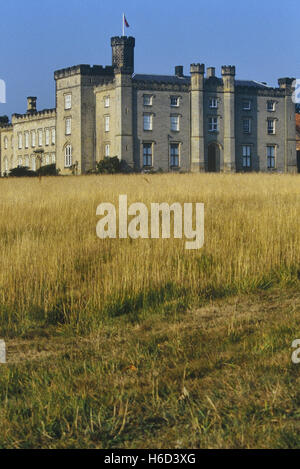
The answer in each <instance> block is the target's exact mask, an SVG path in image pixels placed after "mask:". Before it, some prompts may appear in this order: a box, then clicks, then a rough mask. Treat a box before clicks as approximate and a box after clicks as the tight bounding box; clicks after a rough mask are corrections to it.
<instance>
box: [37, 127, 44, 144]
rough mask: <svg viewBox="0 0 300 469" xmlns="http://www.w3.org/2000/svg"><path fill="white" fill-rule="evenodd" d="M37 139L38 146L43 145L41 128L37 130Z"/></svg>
mask: <svg viewBox="0 0 300 469" xmlns="http://www.w3.org/2000/svg"><path fill="white" fill-rule="evenodd" d="M38 140H39V147H41V146H42V145H43V131H42V129H39V130H38Z"/></svg>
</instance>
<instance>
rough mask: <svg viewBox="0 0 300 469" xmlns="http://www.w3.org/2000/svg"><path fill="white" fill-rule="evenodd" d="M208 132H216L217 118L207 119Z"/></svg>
mask: <svg viewBox="0 0 300 469" xmlns="http://www.w3.org/2000/svg"><path fill="white" fill-rule="evenodd" d="M208 131H209V132H218V118H217V117H209V118H208Z"/></svg>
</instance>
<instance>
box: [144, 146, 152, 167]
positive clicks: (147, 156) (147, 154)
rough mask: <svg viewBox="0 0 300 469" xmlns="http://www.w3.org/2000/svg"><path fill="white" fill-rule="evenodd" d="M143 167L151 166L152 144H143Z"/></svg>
mask: <svg viewBox="0 0 300 469" xmlns="http://www.w3.org/2000/svg"><path fill="white" fill-rule="evenodd" d="M143 165H144V166H152V143H144V144H143Z"/></svg>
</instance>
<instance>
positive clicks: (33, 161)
mask: <svg viewBox="0 0 300 469" xmlns="http://www.w3.org/2000/svg"><path fill="white" fill-rule="evenodd" d="M31 169H32V171H35V170H36V160H35V157H34V156H33V157H32V160H31Z"/></svg>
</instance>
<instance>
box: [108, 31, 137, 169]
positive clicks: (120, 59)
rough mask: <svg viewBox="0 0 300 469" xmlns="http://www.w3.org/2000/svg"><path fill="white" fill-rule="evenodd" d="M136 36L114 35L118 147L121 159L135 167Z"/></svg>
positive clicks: (113, 64)
mask: <svg viewBox="0 0 300 469" xmlns="http://www.w3.org/2000/svg"><path fill="white" fill-rule="evenodd" d="M134 46H135V39H134V37H126V36H121V37H112V38H111V47H112V66H113V68H114V73H115V106H116V107H115V116H116V125H115V130H116V137H115V142H116V149H117V156H118V157H119V159H120V160H124V161H126V163H127V164H128V165H129V166H130V167H132V168H133V166H134V158H133V112H132V111H133V92H132V74H133V72H134Z"/></svg>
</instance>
